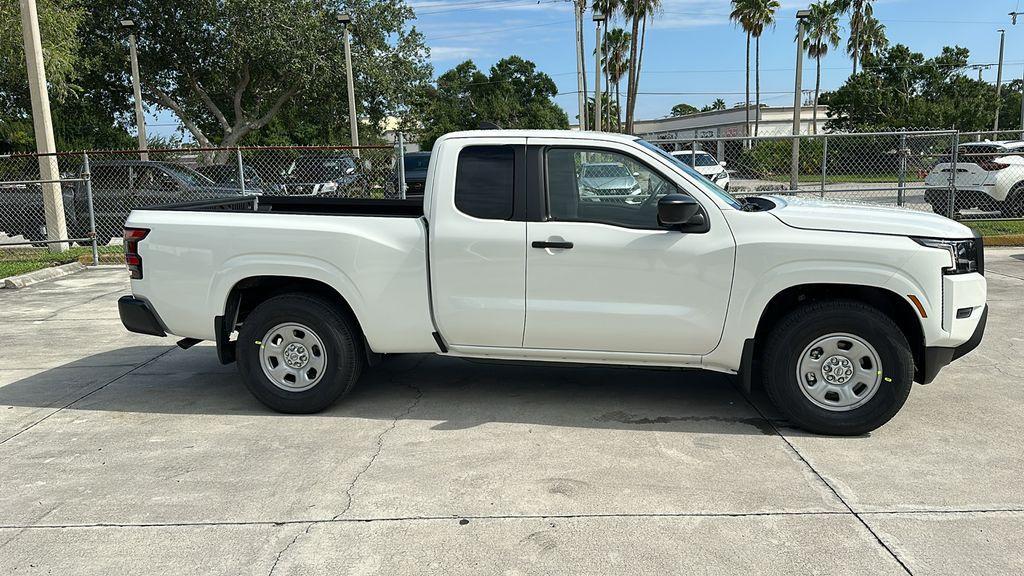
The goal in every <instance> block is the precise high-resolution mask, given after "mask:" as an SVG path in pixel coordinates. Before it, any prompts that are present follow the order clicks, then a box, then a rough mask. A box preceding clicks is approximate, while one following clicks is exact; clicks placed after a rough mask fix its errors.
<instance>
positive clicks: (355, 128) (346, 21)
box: [337, 12, 359, 157]
mask: <svg viewBox="0 0 1024 576" xmlns="http://www.w3.org/2000/svg"><path fill="white" fill-rule="evenodd" d="M337 18H338V23H339V24H341V27H342V30H343V31H344V32H343V34H344V37H345V73H346V75H347V76H348V78H347V79H348V123H349V130H350V132H351V135H352V146H354V147H356V148H355V149H354V150H353V152H354V153H355V155H356V157H358V156H359V149H358V146H359V121H358V120H357V119H356V89H355V81H354V79H353V78H354V74H353V73H352V47H351V45H350V43H349V39H348V27H349V25H350V24H352V16H351V15H350V14H349V13H347V12H344V13H341V14H338V17H337Z"/></svg>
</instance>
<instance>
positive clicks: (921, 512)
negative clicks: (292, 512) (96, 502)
mask: <svg viewBox="0 0 1024 576" xmlns="http://www.w3.org/2000/svg"><path fill="white" fill-rule="evenodd" d="M970 514H976V515H985V514H1024V508H979V509H947V510H928V509H914V510H877V511H866V512H856V511H854V512H849V511H843V510H807V511H798V510H797V511H786V510H776V511H762V512H636V513H630V512H621V513H614V512H608V513H583V514H484V515H447V516H380V517H372V518H322V519H310V518H304V519H299V520H250V521H246V520H238V521H230V520H223V521H217V520H211V521H197V522H139V523H110V522H97V523H92V524H26V525H21V524H0V530H81V529H102V528H208V527H221V526H223V527H229V526H230V527H237V526H293V525H299V524H308V526H307V528H306V530H305V531H304V532H303V533H308V532H309V530H310V529H312V527H313V526H315V525H318V524H371V523H375V522H382V523H383V522H448V521H452V520H455V521H458V520H462V519H465V520H480V521H483V520H600V519H606V518H638V519H642V518H777V517H827V516H857V515H860V516H930V515H935V516H943V515H970Z"/></svg>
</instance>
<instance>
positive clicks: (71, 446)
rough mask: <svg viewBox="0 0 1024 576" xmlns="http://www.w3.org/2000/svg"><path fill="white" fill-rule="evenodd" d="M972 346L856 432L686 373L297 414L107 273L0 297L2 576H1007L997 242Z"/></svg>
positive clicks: (1008, 490) (1017, 560)
mask: <svg viewBox="0 0 1024 576" xmlns="http://www.w3.org/2000/svg"><path fill="white" fill-rule="evenodd" d="M987 267H988V274H987V276H988V279H989V289H990V306H991V313H990V319H989V328H988V333H987V335H986V338H985V340H984V342H983V344H982V346H981V347H980V348H979V349H978V350H976V351H975V352H974V353H972V354H971V355H969V356H967V357H965V358H963V359H961V360H960V361H959V362H957V363H955V364H953V365H952V366H950V367H948V368H947V369H946V370H945V371H944V372H943V373H942V374H941V375H940V376H939V378H938V379H937V380H936V382H934V383H933V384H931V385H929V386H926V387H922V386H918V387H915V389H914V391H913V393H912V394H911V396H910V400H909V401H908V403H907V405H906V407H905V408H904V410H903V411H902V412H901V413H900V414H899V415H898V416H897V417H896V418H895V419H894V420H893V421H892V422H891V423H889V424H888V425H886V426H885V427H883V428H881V429H880V430H878V431H876V432H875V433H873V434H871V435H869V436H866V437H863V438H824V437H816V436H810V435H807V434H804V433H802V432H800V431H798V430H794V429H791V428H788V427H786V426H785V423H784V422H782V421H780V420H778V418H777V416H776V415H775V414H774V413H773V410H772V409H771V407H770V406H769V405H768V403H767V402H766V400H765V399H764V398H763V397H761V396H760V395H755V397H754V398H753V399H751V400H748V399H747V398H745V397H744V396H743V395H741V394H740V393H738V392H737V391H736V389H735V388H734V386H733V384H732V382H731V381H730V379H729V378H726V377H724V376H721V375H716V374H710V373H707V374H705V373H693V372H686V373H681V372H675V371H660V370H643V369H626V368H601V367H583V368H573V367H542V366H541V367H538V366H522V365H506V364H493V363H488V364H483V363H470V362H463V361H459V360H455V359H450V358H442V357H436V356H405V357H396V358H392V359H390V360H388V361H387V362H386V363H384V364H383V365H381V366H379V367H377V368H375V369H374V370H372V371H370V372H369V373H368V374H367V375H366V376H365V378H364V380H363V381H362V382H360V384H359V387H358V388H357V390H356V391H355V392H354V393H353V394H352V396H350V397H349V398H348V399H347V400H346V401H344V402H342V403H340V404H338V405H337V406H335V407H334V408H332V409H331V410H329V411H327V412H326V413H323V414H319V415H314V416H282V415H278V414H274V413H272V412H269V411H268V410H266V409H265V408H263V407H262V406H261V405H260V404H259V403H257V402H256V401H255V400H254V399H253V398H252V397H251V396H250V395H249V394H248V392H246V390H245V389H244V387H243V386H242V384H241V382H240V380H239V377H238V376H237V373H236V370H235V368H234V366H226V367H225V366H221V365H220V364H219V363H218V362H217V360H216V357H215V354H214V351H213V349H212V348H211V347H210V346H206V345H200V346H197V347H195V348H193V349H191V350H187V351H183V350H179V349H177V348H175V347H173V346H172V344H173V342H172V341H171V340H170V339H167V338H153V337H146V336H140V335H133V334H129V333H127V332H125V331H124V330H123V328H122V327H121V326H120V324H119V322H118V320H117V311H116V306H115V301H116V299H117V297H118V296H119V295H120V294H122V293H125V292H127V280H126V278H125V274H124V272H122V271H120V270H110V269H106V270H90V271H87V272H84V273H81V274H78V275H75V276H71V277H67V278H63V279H59V280H55V281H53V282H48V283H44V284H39V285H36V286H32V287H28V288H25V289H22V290H19V291H17V292H13V291H12V292H2V291H0V318H2V320H0V349H2V351H3V355H2V356H3V358H4V365H3V366H2V367H0V573H2V574H47V573H68V574H71V573H73V574H104V575H106V574H128V573H136V574H260V575H265V574H296V575H297V574H311V573H324V574H366V573H371V574H374V573H377V574H397V573H439V574H452V573H473V574H479V573H497V572H502V573H509V574H549V573H579V574H648V573H713V574H721V573H736V574H740V573H742V574H748V573H760V574H811V573H816V574H866V573H870V574H889V573H892V574H906V573H908V572H909V573H913V574H966V573H970V574H1010V573H1016V572H1019V570H1020V567H1021V566H1024V553H1022V551H1021V550H1022V549H1024V548H1022V544H1024V539H1022V537H1021V534H1024V489H1021V488H1020V481H1019V479H1020V478H1022V477H1024V440H1022V439H1021V432H1022V430H1021V425H1020V422H1022V421H1024V388H1022V387H1021V386H1020V379H1021V378H1024V360H1021V358H1022V356H1024V355H1022V352H1024V335H1022V333H1021V329H1020V315H1021V312H1024V249H990V250H989V251H988V252H987Z"/></svg>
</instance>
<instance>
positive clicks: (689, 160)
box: [672, 152, 718, 166]
mask: <svg viewBox="0 0 1024 576" xmlns="http://www.w3.org/2000/svg"><path fill="white" fill-rule="evenodd" d="M672 156H673V157H674V158H678V159H679V160H682V161H683V162H685V163H686V164H687V165H688V166H694V165H696V166H718V161H716V160H715V157H714V156H712V155H711V154H708V153H707V152H697V153H696V154H695V153H693V152H676V153H675V154H673V155H672Z"/></svg>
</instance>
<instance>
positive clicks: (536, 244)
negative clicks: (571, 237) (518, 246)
mask: <svg viewBox="0 0 1024 576" xmlns="http://www.w3.org/2000/svg"><path fill="white" fill-rule="evenodd" d="M532 246H533V247H534V248H560V249H562V250H569V249H571V248H572V242H549V241H541V240H535V241H534V242H533V244H532Z"/></svg>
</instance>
